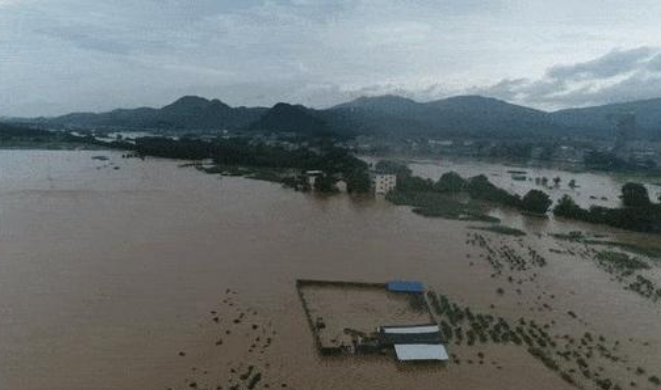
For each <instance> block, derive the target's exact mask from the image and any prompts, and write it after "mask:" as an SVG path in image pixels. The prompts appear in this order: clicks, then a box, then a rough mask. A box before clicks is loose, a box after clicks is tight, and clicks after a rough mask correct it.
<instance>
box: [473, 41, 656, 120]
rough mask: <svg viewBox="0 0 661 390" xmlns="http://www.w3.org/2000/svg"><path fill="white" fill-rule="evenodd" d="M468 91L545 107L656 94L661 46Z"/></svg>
mask: <svg viewBox="0 0 661 390" xmlns="http://www.w3.org/2000/svg"><path fill="white" fill-rule="evenodd" d="M470 91H472V92H474V93H480V94H483V95H487V96H492V97H496V98H501V99H505V100H510V101H514V102H517V103H521V104H528V105H533V106H537V107H541V108H547V109H555V108H565V107H570V106H588V105H598V104H608V103H614V102H622V101H629V100H637V99H650V98H658V97H661V50H660V49H657V48H650V47H640V48H636V49H631V50H613V51H611V52H610V53H608V54H606V55H604V56H601V57H598V58H596V59H594V60H591V61H586V62H582V63H576V64H570V65H556V66H553V67H551V68H550V69H548V70H547V72H546V73H545V76H544V77H542V78H540V79H535V80H531V79H517V80H509V79H506V80H503V81H500V82H498V83H496V84H494V85H491V86H487V87H477V88H472V89H470Z"/></svg>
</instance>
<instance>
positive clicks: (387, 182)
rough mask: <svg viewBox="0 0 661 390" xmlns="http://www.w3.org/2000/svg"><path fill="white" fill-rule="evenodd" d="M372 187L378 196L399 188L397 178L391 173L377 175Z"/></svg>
mask: <svg viewBox="0 0 661 390" xmlns="http://www.w3.org/2000/svg"><path fill="white" fill-rule="evenodd" d="M372 186H373V187H374V192H375V193H377V194H387V193H388V192H390V191H392V190H394V189H395V187H397V176H396V175H393V174H389V173H376V174H374V177H373V178H372Z"/></svg>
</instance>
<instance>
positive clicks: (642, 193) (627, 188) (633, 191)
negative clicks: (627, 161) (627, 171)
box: [622, 183, 651, 207]
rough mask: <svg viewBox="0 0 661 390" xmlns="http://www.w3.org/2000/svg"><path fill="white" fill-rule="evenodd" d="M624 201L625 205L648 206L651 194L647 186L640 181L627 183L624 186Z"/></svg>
mask: <svg viewBox="0 0 661 390" xmlns="http://www.w3.org/2000/svg"><path fill="white" fill-rule="evenodd" d="M622 203H623V204H624V207H647V206H649V205H650V203H651V201H650V196H649V194H648V192H647V188H645V186H644V185H642V184H640V183H627V184H625V185H624V186H622Z"/></svg>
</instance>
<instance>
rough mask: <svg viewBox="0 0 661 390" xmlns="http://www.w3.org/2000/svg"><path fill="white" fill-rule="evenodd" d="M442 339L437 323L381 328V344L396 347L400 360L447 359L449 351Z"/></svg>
mask: <svg viewBox="0 0 661 390" xmlns="http://www.w3.org/2000/svg"><path fill="white" fill-rule="evenodd" d="M441 341H442V339H441V331H440V328H439V327H438V325H435V324H427V325H413V326H382V327H381V328H379V342H380V344H381V346H382V347H391V346H392V347H394V349H395V354H396V355H397V360H399V361H446V360H448V359H449V357H448V352H447V350H446V349H445V346H443V344H442V343H441Z"/></svg>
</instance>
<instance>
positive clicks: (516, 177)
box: [410, 160, 661, 207]
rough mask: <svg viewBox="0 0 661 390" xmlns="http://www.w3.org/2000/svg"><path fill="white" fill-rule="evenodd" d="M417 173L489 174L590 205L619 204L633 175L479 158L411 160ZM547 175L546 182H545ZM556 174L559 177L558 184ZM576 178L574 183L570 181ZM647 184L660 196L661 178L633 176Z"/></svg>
mask: <svg viewBox="0 0 661 390" xmlns="http://www.w3.org/2000/svg"><path fill="white" fill-rule="evenodd" d="M410 167H411V169H412V171H413V173H414V174H415V175H418V176H421V177H425V178H430V179H433V180H438V178H439V177H441V175H442V174H444V173H447V172H450V171H455V172H457V173H459V174H460V175H461V176H463V177H466V178H468V177H472V176H477V175H486V176H487V177H488V178H489V180H490V181H491V182H492V183H494V184H495V185H496V186H498V187H500V188H504V189H506V190H508V191H509V192H511V193H515V194H519V195H525V194H526V193H527V192H528V191H530V190H531V189H540V190H542V191H544V192H546V193H548V194H549V195H550V196H551V198H552V199H553V200H554V201H555V200H558V199H560V198H561V197H562V196H563V195H569V196H571V197H572V198H573V199H574V200H575V201H576V202H577V203H578V204H579V205H581V206H582V207H589V206H591V205H599V206H607V207H618V206H620V198H619V195H620V193H621V189H622V185H624V184H625V183H626V182H627V181H629V180H631V178H627V177H625V176H618V175H610V174H607V173H599V172H581V171H576V172H572V171H568V170H561V169H554V168H541V167H518V166H511V165H505V164H502V163H488V162H479V161H464V160H457V161H450V160H436V161H417V162H414V163H412V164H410ZM544 178H546V180H547V182H546V184H544V183H543V181H544ZM555 178H559V179H560V180H559V182H558V184H557V185H556V184H555V182H554V179H555ZM572 180H573V181H574V183H575V185H570V182H572ZM634 180H635V181H640V182H643V183H644V184H646V186H647V188H648V190H649V192H650V196H651V198H652V199H657V198H658V197H659V196H661V185H659V184H661V178H643V179H640V178H638V179H634Z"/></svg>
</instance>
